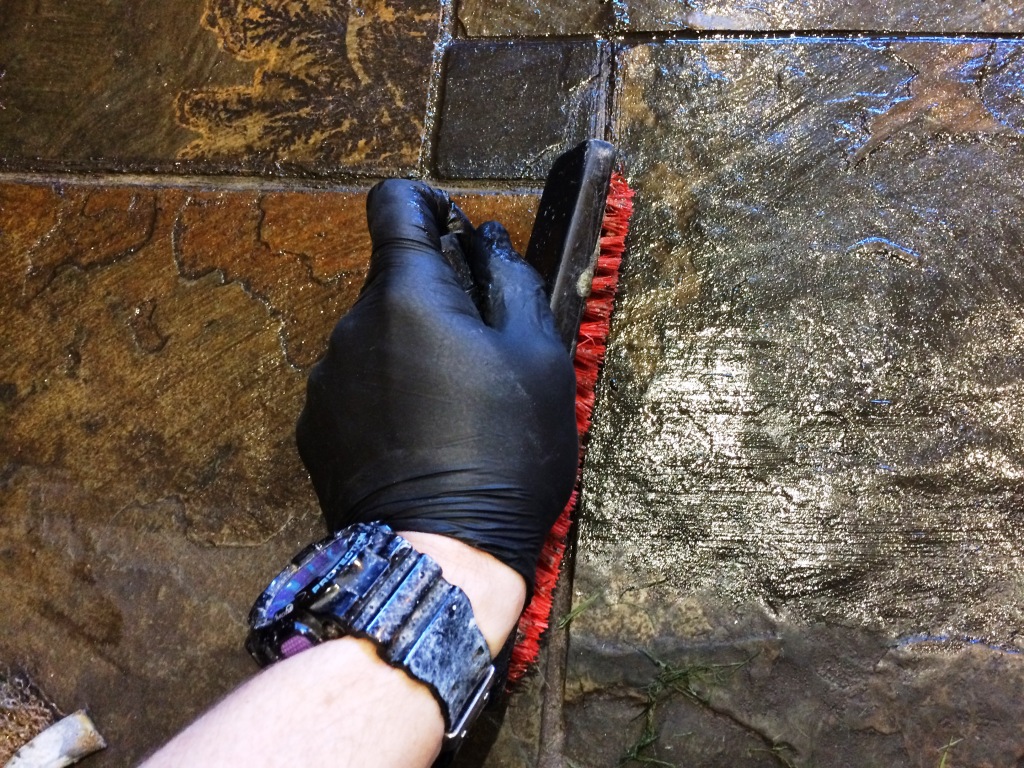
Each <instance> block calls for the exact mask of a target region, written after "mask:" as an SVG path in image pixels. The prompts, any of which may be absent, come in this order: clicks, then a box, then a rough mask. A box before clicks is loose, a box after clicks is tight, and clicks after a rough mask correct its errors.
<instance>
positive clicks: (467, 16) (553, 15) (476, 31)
mask: <svg viewBox="0 0 1024 768" xmlns="http://www.w3.org/2000/svg"><path fill="white" fill-rule="evenodd" d="M458 20H459V25H460V31H461V32H462V33H463V34H464V35H465V36H468V37H529V36H536V35H586V34H601V33H606V32H609V31H610V30H611V29H612V27H613V25H614V23H615V19H614V6H613V4H612V3H609V2H603V0H586V2H569V0H556V2H538V0H494V1H493V2H486V1H485V0H464V2H461V3H459V5H458Z"/></svg>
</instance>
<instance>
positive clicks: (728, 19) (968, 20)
mask: <svg viewBox="0 0 1024 768" xmlns="http://www.w3.org/2000/svg"><path fill="white" fill-rule="evenodd" d="M617 10H618V16H619V23H620V24H622V25H623V26H625V27H626V28H628V29H631V30H637V31H640V30H644V31H662V30H672V29H700V30H748V31H754V32H757V31H771V30H796V31H814V30H848V31H866V32H883V33H884V32H912V33H916V34H928V33H950V32H952V33H967V34H970V33H972V32H973V33H984V32H1024V3H1022V2H1020V0H998V1H997V2H983V3H973V2H957V1H956V0H911V1H910V2H903V3H892V2H888V0H847V1H846V2H826V1H825V0H803V1H802V2H790V1H789V0H753V2H751V1H750V0H689V1H688V2H685V3H679V2H673V1H672V0H624V1H623V3H622V4H621V5H619V6H618V9H617Z"/></svg>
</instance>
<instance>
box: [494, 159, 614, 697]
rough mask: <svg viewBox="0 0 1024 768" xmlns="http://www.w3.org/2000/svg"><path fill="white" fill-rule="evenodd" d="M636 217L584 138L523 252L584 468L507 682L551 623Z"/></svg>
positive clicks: (555, 532) (520, 671)
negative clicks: (539, 285)
mask: <svg viewBox="0 0 1024 768" xmlns="http://www.w3.org/2000/svg"><path fill="white" fill-rule="evenodd" d="M632 212H633V190H631V189H630V188H629V184H628V183H627V182H626V180H625V178H623V177H622V175H621V174H619V173H618V172H617V171H616V170H615V148H614V147H613V146H612V145H611V144H608V143H607V142H604V141H598V140H596V139H592V140H590V141H585V142H583V143H582V144H580V145H579V146H577V147H575V148H574V149H571V150H569V151H568V152H566V153H565V154H563V155H561V156H559V157H558V158H557V159H556V160H555V162H554V164H553V166H552V168H551V172H550V173H549V174H548V177H547V181H546V182H545V185H544V192H543V194H542V195H541V199H540V206H539V208H538V210H537V218H536V220H535V221H534V225H533V233H532V235H531V236H530V244H529V246H528V247H527V249H526V260H527V261H528V262H529V263H530V264H532V265H533V266H534V267H535V268H536V269H537V270H538V271H539V272H540V273H541V275H542V276H543V277H544V279H545V283H546V286H547V289H548V294H549V295H550V296H551V309H552V311H553V313H554V315H555V323H556V325H557V327H558V332H559V335H560V336H561V338H562V342H563V343H564V344H565V347H566V350H567V352H568V354H570V355H572V356H573V364H574V366H575V368H576V428H577V431H578V433H579V435H580V465H579V467H580V468H579V469H578V470H577V476H576V488H575V490H573V493H572V497H571V498H570V499H569V502H568V503H567V504H566V506H565V509H564V510H563V511H562V513H561V515H560V516H559V518H558V520H557V521H556V522H555V524H554V526H552V528H551V531H550V532H549V533H548V537H547V540H546V541H545V543H544V547H543V549H542V550H541V554H540V558H539V560H538V563H537V573H536V586H535V588H534V593H533V599H532V600H531V601H530V604H529V605H528V606H527V607H526V610H525V611H524V612H523V615H522V617H521V618H520V620H519V627H518V630H517V636H516V643H515V647H514V648H513V650H512V658H511V661H510V664H509V683H510V684H512V683H515V682H516V681H517V680H519V679H520V678H522V676H523V675H524V674H525V673H526V672H527V670H529V668H530V667H531V666H532V665H533V664H534V662H536V660H537V656H538V654H539V652H540V641H541V637H542V636H543V634H544V631H545V630H546V629H547V627H548V623H549V621H550V617H551V608H552V593H553V592H554V589H555V585H556V584H557V583H558V576H559V572H560V569H561V565H562V558H563V556H564V555H565V549H566V544H567V540H568V536H569V529H570V528H571V526H572V521H573V512H574V511H575V509H576V503H577V500H578V498H579V490H580V471H581V470H582V466H583V456H584V453H585V448H586V441H585V437H586V434H587V432H588V430H589V429H590V419H591V414H592V413H593V410H594V399H595V390H596V387H597V378H598V374H599V372H600V369H601V363H602V362H603V360H604V354H605V347H606V343H607V339H608V329H609V324H610V321H611V314H612V309H613V306H614V299H615V289H616V287H617V286H618V281H619V265H620V264H621V262H622V255H623V252H624V251H625V246H626V233H627V231H628V229H629V217H630V215H631V214H632Z"/></svg>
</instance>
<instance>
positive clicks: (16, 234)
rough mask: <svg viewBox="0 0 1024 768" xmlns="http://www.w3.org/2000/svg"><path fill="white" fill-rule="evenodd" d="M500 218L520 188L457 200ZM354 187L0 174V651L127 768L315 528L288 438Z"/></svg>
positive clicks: (335, 298) (344, 244)
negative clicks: (172, 183) (37, 181)
mask: <svg viewBox="0 0 1024 768" xmlns="http://www.w3.org/2000/svg"><path fill="white" fill-rule="evenodd" d="M460 200H461V202H463V204H464V205H465V208H466V210H467V211H470V212H471V215H473V216H476V217H482V216H485V215H489V216H494V217H497V218H499V219H503V220H506V221H509V222H510V229H511V230H512V232H513V235H514V237H515V239H516V242H517V243H518V244H519V245H520V247H523V246H524V244H525V243H524V241H525V237H526V235H527V234H528V232H529V223H528V222H530V221H532V215H533V214H532V212H533V206H534V205H535V202H536V200H535V198H534V197H532V196H512V197H507V198H501V197H495V196H479V195H475V196H468V197H466V196H464V197H462V198H460ZM364 205H365V202H364V195H363V194H344V193H299V192H292V193H265V194H258V193H250V192H212V191H202V190H181V189H146V188H136V187H51V186H32V185H5V186H0V278H2V279H0V327H2V328H3V331H2V338H3V343H2V344H0V371H3V375H2V378H0V509H3V515H2V517H0V594H2V595H3V596H4V605H5V620H4V631H3V632H2V633H0V659H2V660H4V662H6V663H9V664H14V665H16V666H19V667H23V668H25V669H27V670H29V671H30V672H31V673H32V675H33V677H34V678H35V679H36V680H38V681H39V682H40V683H41V684H44V685H45V686H46V688H47V691H48V692H49V693H50V694H51V695H53V697H54V699H55V700H56V701H57V702H58V704H59V705H60V706H61V707H62V708H63V709H66V710H71V709H75V708H78V707H81V706H88V707H89V709H90V711H91V712H92V714H93V716H94V718H95V719H96V721H97V723H98V725H99V727H100V729H101V731H102V733H103V734H104V736H105V737H106V738H107V740H108V741H109V742H110V745H111V746H110V749H109V750H107V752H106V753H104V755H103V756H101V757H98V758H95V759H94V760H95V764H97V765H127V764H130V763H132V762H133V761H135V760H137V759H138V758H139V757H140V756H141V755H142V754H143V753H144V752H146V751H147V750H148V749H150V748H152V747H153V746H155V745H156V744H158V743H159V742H160V741H162V740H163V739H164V738H166V737H167V736H168V735H169V734H170V733H172V732H173V731H174V730H176V729H177V728H179V727H181V726H182V725H183V724H184V723H186V722H187V721H188V720H189V719H190V718H192V717H193V716H194V715H195V714H197V713H198V712H199V711H200V710H202V709H203V708H204V707H205V706H207V705H208V704H210V703H212V702H213V701H214V700H216V699H217V698H218V697H219V696H221V695H223V693H224V692H226V691H227V690H228V689H229V688H231V687H232V686H233V685H234V684H235V683H236V682H238V681H240V680H241V679H244V678H245V677H246V676H248V675H250V674H251V673H252V671H253V669H254V667H253V665H252V662H251V661H250V660H249V658H248V656H247V655H246V654H245V653H244V651H243V650H242V647H241V642H242V640H243V638H244V634H245V631H244V619H245V615H246V613H247V611H248V607H249V605H250V604H251V602H252V599H253V598H254V596H255V595H256V594H258V591H259V589H261V588H262V587H263V586H265V582H266V580H267V579H268V578H269V577H270V576H271V575H273V574H274V573H275V572H276V571H277V570H278V568H279V567H280V565H281V564H282V563H283V562H284V561H285V560H286V559H287V557H290V556H291V555H292V554H294V552H295V551H296V550H297V549H298V548H299V547H300V546H301V545H303V544H304V543H306V542H307V541H308V540H310V539H311V538H313V537H314V536H317V535H320V534H321V532H322V529H321V524H320V522H319V515H318V511H317V509H316V502H315V499H314V496H313V494H312V491H311V489H310V488H309V484H308V480H307V479H306V476H305V473H304V471H303V469H302V467H301V465H300V463H299V461H298V458H297V455H296V453H295V450H294V447H293V424H294V419H295V417H296V415H297V414H298V411H299V408H300V406H301V398H302V392H303V387H304V370H305V368H306V367H307V366H309V365H310V364H311V363H312V362H313V361H314V360H315V359H316V357H317V356H318V355H319V354H320V352H321V350H322V349H323V346H324V344H325V343H326V337H327V334H328V333H329V331H330V328H331V326H332V325H333V322H334V319H335V317H336V316H337V315H338V314H339V313H340V312H341V311H343V310H344V309H345V308H346V307H347V306H349V305H350V304H351V302H352V301H353V300H354V298H355V295H356V291H357V290H358V287H359V285H360V284H361V282H362V277H363V273H364V270H365V267H366V259H367V256H368V254H369V242H368V239H367V237H366V234H365V219H364V213H363V210H364Z"/></svg>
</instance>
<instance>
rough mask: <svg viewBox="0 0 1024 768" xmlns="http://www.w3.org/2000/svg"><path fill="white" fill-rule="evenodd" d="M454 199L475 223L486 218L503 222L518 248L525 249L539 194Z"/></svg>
mask: <svg viewBox="0 0 1024 768" xmlns="http://www.w3.org/2000/svg"><path fill="white" fill-rule="evenodd" d="M453 199H454V200H455V202H456V203H457V204H458V206H459V207H460V208H461V209H462V212H463V213H465V214H466V216H468V217H469V220H470V221H471V222H473V224H475V225H476V226H480V225H481V224H483V223H484V222H485V221H491V220H494V221H500V222H501V223H502V225H504V227H505V229H507V230H508V234H509V237H510V238H511V239H512V245H514V246H515V248H516V250H517V251H519V253H521V254H522V253H525V252H526V246H527V245H528V244H529V242H530V232H532V231H533V220H534V219H535V218H536V217H537V203H539V202H540V195H530V194H525V195H508V194H492V195H488V194H476V195H455V196H454V198H453Z"/></svg>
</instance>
